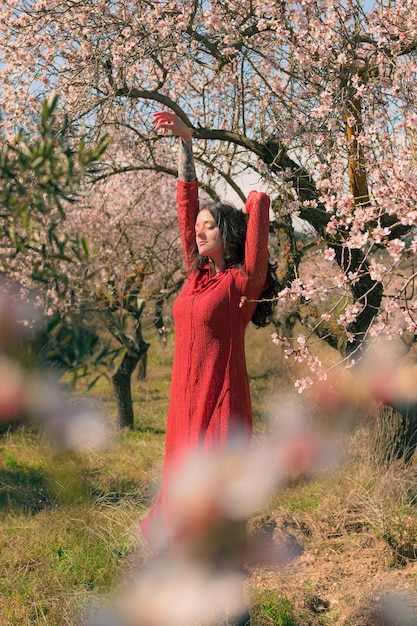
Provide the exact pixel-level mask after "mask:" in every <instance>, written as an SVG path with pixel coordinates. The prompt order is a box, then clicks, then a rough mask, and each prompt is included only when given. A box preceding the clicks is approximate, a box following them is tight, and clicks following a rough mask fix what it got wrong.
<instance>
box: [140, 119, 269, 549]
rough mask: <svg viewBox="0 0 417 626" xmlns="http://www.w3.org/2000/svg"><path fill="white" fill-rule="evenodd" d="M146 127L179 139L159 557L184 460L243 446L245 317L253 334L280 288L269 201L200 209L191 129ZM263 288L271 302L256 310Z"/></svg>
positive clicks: (262, 197) (261, 198)
mask: <svg viewBox="0 0 417 626" xmlns="http://www.w3.org/2000/svg"><path fill="white" fill-rule="evenodd" d="M152 121H153V123H154V124H155V128H156V130H159V131H160V130H162V132H165V131H167V130H169V131H171V132H173V133H174V134H176V135H178V136H179V138H180V153H179V168H178V187H177V204H178V221H179V228H180V233H181V240H182V245H183V249H184V254H185V259H186V264H187V270H188V280H187V282H186V283H185V285H184V287H183V289H182V291H181V292H180V294H179V296H178V298H177V299H176V302H175V303H174V308H173V315H174V322H175V352H174V364H173V373H172V380H171V391H170V404H169V411H168V419H167V434H166V449H165V464H164V475H163V481H162V488H161V491H160V493H159V495H158V498H157V500H156V503H155V505H154V507H153V508H152V510H151V511H150V513H149V515H148V516H147V518H146V519H143V520H141V522H140V525H141V529H142V532H143V534H144V536H145V538H146V540H147V541H148V543H149V545H150V547H151V548H152V549H153V550H154V551H155V552H159V551H160V550H161V549H168V550H172V549H173V548H175V545H176V544H177V543H178V541H179V537H178V536H176V531H175V527H173V525H172V523H170V517H171V515H170V513H172V511H170V505H169V494H167V489H166V487H167V484H168V483H169V481H170V480H171V479H172V476H173V475H175V472H176V471H177V470H178V469H179V468H180V467H181V464H182V463H183V462H184V460H185V457H186V455H189V454H190V453H191V454H192V453H194V452H197V451H203V452H204V451H212V450H213V449H216V448H220V449H222V448H224V447H225V446H226V445H227V444H228V442H230V441H231V439H232V438H233V437H234V435H235V434H239V436H240V438H242V436H243V435H244V436H245V437H246V440H247V442H249V439H250V435H251V429H252V412H251V400H250V394H249V382H248V376H247V371H246V363H245V349H244V335H245V330H246V327H247V325H248V323H249V322H250V320H251V319H252V320H253V321H254V323H255V324H256V325H258V326H262V325H265V324H266V323H267V321H268V314H270V313H271V311H272V303H271V300H270V298H271V296H273V295H274V294H276V285H277V283H276V277H275V274H274V271H273V269H274V268H273V267H272V266H271V265H270V264H269V261H268V235H269V205H270V200H269V197H268V196H267V195H266V194H265V193H261V192H256V191H252V192H251V193H250V194H249V196H248V199H247V202H246V206H245V208H244V209H243V211H238V210H237V209H236V208H234V207H232V206H230V205H227V204H222V203H220V204H216V205H214V204H212V203H205V204H204V205H203V206H202V207H201V209H200V208H199V201H198V181H197V177H196V172H195V166H194V158H193V150H192V132H191V130H190V128H188V127H187V126H186V124H184V122H183V121H182V120H181V119H180V118H179V117H178V116H177V115H175V114H174V113H172V112H168V111H162V112H159V113H156V114H155V115H154V118H153V120H152ZM245 214H247V215H248V220H247V215H245ZM266 288H267V289H268V294H267V295H268V298H269V299H268V301H266V302H261V303H259V304H258V303H257V302H255V301H256V300H259V299H262V297H265V293H266V292H265V289H266ZM171 519H172V518H171Z"/></svg>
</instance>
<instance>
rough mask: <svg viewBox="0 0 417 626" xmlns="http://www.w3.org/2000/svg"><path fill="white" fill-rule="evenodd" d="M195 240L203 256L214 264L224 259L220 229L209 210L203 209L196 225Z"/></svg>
mask: <svg viewBox="0 0 417 626" xmlns="http://www.w3.org/2000/svg"><path fill="white" fill-rule="evenodd" d="M195 239H196V242H197V248H198V252H199V254H201V256H207V257H209V258H211V259H212V261H214V263H218V262H219V261H220V262H222V261H223V259H224V248H223V241H222V235H221V232H220V228H219V227H218V226H217V224H216V222H215V220H214V218H213V216H212V214H211V213H210V211H209V210H208V209H202V210H201V211H200V212H199V214H198V215H197V220H196V223H195Z"/></svg>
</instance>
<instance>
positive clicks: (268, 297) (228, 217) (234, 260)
mask: <svg viewBox="0 0 417 626" xmlns="http://www.w3.org/2000/svg"><path fill="white" fill-rule="evenodd" d="M203 209H208V210H209V211H210V213H211V215H212V217H213V219H214V221H215V222H216V224H217V226H218V227H219V229H220V233H221V236H222V243H223V250H224V261H225V264H226V267H239V266H240V265H242V264H243V261H244V259H245V242H246V231H247V221H246V220H247V218H246V215H245V214H244V213H243V212H242V211H239V210H238V209H237V208H236V207H235V206H233V205H232V204H227V203H225V202H213V201H209V202H205V203H204V205H203V206H202V207H201V209H200V210H203ZM207 262H208V258H207V257H205V256H201V254H199V253H198V250H197V246H196V248H195V255H194V264H193V269H194V270H197V269H199V268H201V267H203V266H204V265H206V264H207ZM276 268H277V265H276V264H274V263H271V262H268V275H267V284H268V286H267V288H266V289H265V290H264V291H263V292H262V294H261V295H260V298H259V300H260V302H258V305H257V307H256V309H255V311H254V313H253V315H252V322H253V323H254V324H255V326H258V327H260V326H266V325H267V324H269V322H270V321H271V319H270V318H271V315H272V312H273V309H274V306H275V304H276V296H277V294H278V291H279V284H278V280H277V275H276Z"/></svg>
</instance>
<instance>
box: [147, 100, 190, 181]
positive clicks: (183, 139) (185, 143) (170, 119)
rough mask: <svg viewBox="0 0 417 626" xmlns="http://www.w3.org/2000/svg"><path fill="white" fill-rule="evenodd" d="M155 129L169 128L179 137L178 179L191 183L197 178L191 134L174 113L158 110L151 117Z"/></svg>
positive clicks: (165, 129) (163, 129) (164, 129)
mask: <svg viewBox="0 0 417 626" xmlns="http://www.w3.org/2000/svg"><path fill="white" fill-rule="evenodd" d="M152 123H153V124H154V125H155V130H162V131H163V132H165V131H167V130H169V131H171V132H172V133H174V135H178V137H179V138H180V151H179V157H178V180H182V181H184V182H186V183H192V182H193V181H194V180H196V179H197V175H196V172H195V164H194V156H193V135H192V131H191V128H189V127H188V126H187V125H186V124H185V123H184V122H183V121H182V119H181V118H180V117H178V115H177V114H176V113H173V112H172V111H159V112H158V113H155V114H154V116H153V118H152Z"/></svg>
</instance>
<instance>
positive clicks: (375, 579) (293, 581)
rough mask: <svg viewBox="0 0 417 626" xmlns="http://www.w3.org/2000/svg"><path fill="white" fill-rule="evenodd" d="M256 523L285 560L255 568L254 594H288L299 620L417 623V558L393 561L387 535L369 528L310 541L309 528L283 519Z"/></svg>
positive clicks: (321, 624) (314, 624) (345, 624)
mask: <svg viewBox="0 0 417 626" xmlns="http://www.w3.org/2000/svg"><path fill="white" fill-rule="evenodd" d="M255 525H256V521H255ZM258 526H259V527H258V528H257V532H258V533H259V530H260V529H261V533H262V532H263V533H264V535H269V541H270V542H271V547H272V546H275V548H276V547H277V546H278V547H280V548H282V549H283V557H284V556H286V557H287V562H284V563H282V564H281V565H280V566H276V565H274V566H272V565H268V566H265V565H262V566H257V567H254V568H251V569H250V570H249V574H250V575H249V579H248V587H249V589H250V590H251V593H252V594H254V596H255V597H257V596H258V597H259V595H262V593H263V592H268V591H271V590H276V591H277V592H278V593H280V594H282V595H283V596H286V597H287V598H288V599H289V600H290V601H291V605H292V606H293V607H294V609H295V610H294V612H295V615H296V616H297V618H298V621H297V626H298V625H299V626H327V625H330V624H338V625H340V626H415V625H416V624H417V561H415V560H414V561H413V560H408V561H405V562H403V563H401V564H399V563H396V564H394V559H393V552H392V550H391V549H390V547H389V546H388V544H387V543H386V541H384V540H382V539H378V538H377V537H376V536H375V535H373V534H372V533H367V532H360V533H353V534H350V535H345V536H340V537H333V538H329V539H323V540H322V541H321V542H318V541H317V539H316V538H315V540H314V541H312V540H311V536H309V532H308V530H307V529H302V528H301V529H300V527H297V524H293V525H291V523H290V524H288V521H286V522H283V520H282V519H281V520H280V519H270V520H268V521H267V522H266V523H265V520H261V521H260V522H259V520H258ZM255 626H257V625H256V624H255ZM271 626H275V625H272V622H271Z"/></svg>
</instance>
